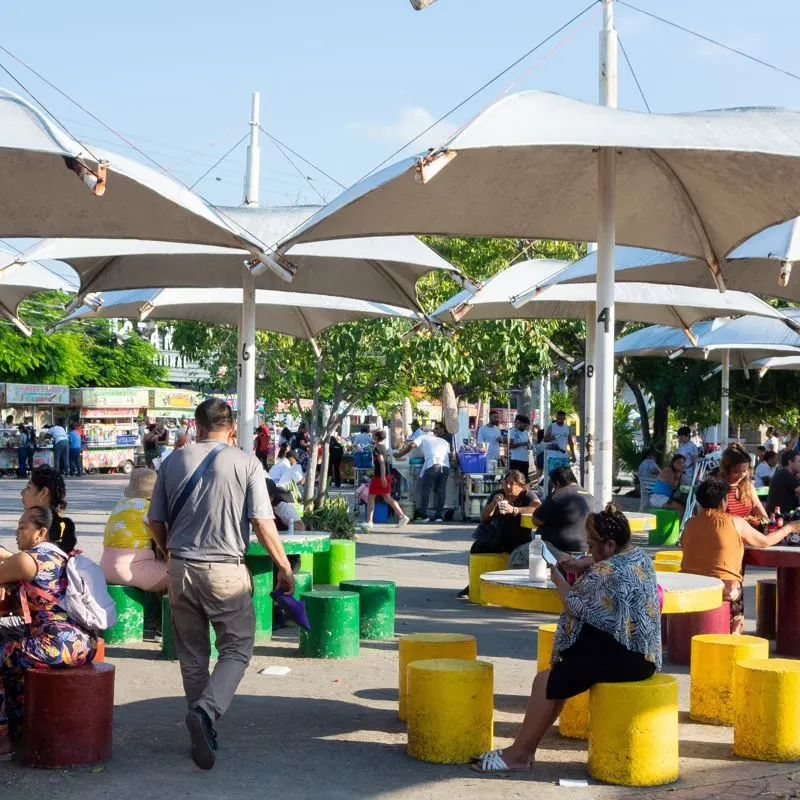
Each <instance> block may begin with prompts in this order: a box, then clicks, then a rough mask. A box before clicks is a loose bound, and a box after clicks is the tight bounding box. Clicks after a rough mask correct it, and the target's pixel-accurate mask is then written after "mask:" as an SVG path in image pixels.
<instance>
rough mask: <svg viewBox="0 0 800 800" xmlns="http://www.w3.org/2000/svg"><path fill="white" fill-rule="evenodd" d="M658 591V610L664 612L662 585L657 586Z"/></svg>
mask: <svg viewBox="0 0 800 800" xmlns="http://www.w3.org/2000/svg"><path fill="white" fill-rule="evenodd" d="M656 589H657V590H658V610H659V611H663V610H664V587H663V586H662V585H661V584H660V583H657V584H656Z"/></svg>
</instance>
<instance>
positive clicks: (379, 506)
mask: <svg viewBox="0 0 800 800" xmlns="http://www.w3.org/2000/svg"><path fill="white" fill-rule="evenodd" d="M372 521H373V522H374V523H375V524H376V525H379V524H380V523H382V522H388V521H389V506H388V505H386V503H375V511H374V512H373V513H372Z"/></svg>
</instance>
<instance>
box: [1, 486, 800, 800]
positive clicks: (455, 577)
mask: <svg viewBox="0 0 800 800" xmlns="http://www.w3.org/2000/svg"><path fill="white" fill-rule="evenodd" d="M124 486H125V479H122V478H115V477H109V478H88V477H85V478H80V479H74V480H72V481H70V483H69V484H68V491H69V496H68V500H69V508H68V512H67V513H68V514H69V515H70V516H72V518H73V519H74V520H75V522H76V526H77V531H78V538H79V546H80V547H81V548H82V549H83V550H84V552H86V553H87V554H88V555H90V556H92V557H95V558H96V557H98V556H99V552H100V548H101V542H102V530H103V524H104V521H105V518H106V515H107V514H108V511H109V510H110V509H111V507H112V506H113V504H114V502H115V501H116V499H117V498H118V497H120V496H121V493H122V489H123V487H124ZM21 488H22V482H21V481H17V480H13V479H6V480H2V481H0V544H2V545H5V546H6V547H9V549H13V547H14V542H13V529H14V526H15V525H16V520H17V518H18V515H19V491H20V489H21ZM471 530H472V526H463V525H459V524H450V525H440V526H434V525H413V526H408V527H407V528H404V529H400V530H398V529H395V528H392V527H386V528H377V529H376V531H375V532H374V533H371V534H365V535H362V536H361V538H360V540H359V543H358V574H359V577H361V578H386V579H391V580H394V581H395V582H396V583H397V587H398V592H397V603H398V607H397V632H398V633H408V632H415V631H451V632H469V633H473V634H475V635H476V636H477V637H478V652H479V657H480V658H483V659H486V660H487V661H490V662H491V663H492V664H493V665H494V677H495V709H496V716H495V737H496V743H497V745H498V746H502V745H504V744H507V743H509V742H510V737H512V736H513V734H514V732H515V730H516V729H517V727H518V725H519V723H520V721H521V719H522V714H523V712H524V708H525V703H526V700H527V696H528V693H529V691H530V683H531V680H532V678H533V675H534V673H535V670H536V665H535V654H536V628H537V625H538V624H539V623H540V622H551V621H554V619H555V618H554V617H552V616H549V615H540V614H529V613H523V612H515V611H507V610H504V609H500V608H484V607H480V606H475V605H471V604H469V603H467V602H465V601H463V600H458V599H456V593H457V591H458V590H460V589H461V588H463V587H464V586H465V585H466V583H467V573H466V563H467V555H466V553H467V550H468V548H469V543H470V537H471ZM759 574H768V573H763V572H761V573H760V572H758V571H755V570H754V571H748V575H747V584H748V590H747V595H746V596H747V613H748V615H749V617H750V627H752V615H753V608H754V596H753V595H754V593H753V588H752V587H753V585H754V583H755V579H756V577H758V575H759ZM296 649H297V632H296V630H294V629H288V630H284V631H281V632H279V633H278V634H277V636H276V638H275V640H274V641H273V642H272V643H271V644H269V645H267V646H259V647H257V648H256V655H255V657H254V659H253V662H252V664H251V666H250V668H249V669H248V671H247V674H246V676H245V679H244V681H243V682H242V684H241V686H240V690H239V694H238V696H237V698H236V700H235V701H234V703H233V706H232V707H231V709H230V711H229V713H228V715H227V716H226V717H225V719H224V720H223V721H222V722H221V724H220V725H219V735H220V750H219V754H218V759H217V766H216V767H215V769H214V770H213V771H212V772H210V773H204V772H201V771H200V770H198V769H197V768H195V766H194V764H193V763H192V761H191V760H190V759H189V757H188V747H187V739H186V733H185V729H184V727H183V721H182V720H183V713H184V709H185V705H184V700H183V696H182V692H181V684H180V676H179V671H178V665H177V663H175V662H169V661H164V660H162V659H161V655H160V651H159V648H158V646H157V645H152V644H145V643H143V644H141V645H139V646H136V647H129V648H113V649H110V650H109V653H108V660H109V661H110V662H111V663H113V664H114V665H115V666H116V668H117V676H116V709H115V719H114V757H113V759H112V760H111V761H110V762H109V763H107V764H105V765H102V766H101V767H95V768H79V769H72V770H62V771H57V772H49V771H40V770H31V769H23V768H21V767H20V766H18V765H17V764H14V763H11V762H5V763H0V796H2V797H8V798H17V797H20V798H21V797H42V796H45V795H46V793H47V794H51V793H54V792H55V793H57V794H58V795H59V796H60V797H76V798H77V797H80V798H83V800H94V799H95V798H110V797H113V798H140V797H143V796H144V797H147V798H149V800H161V799H162V798H164V799H166V798H170V799H171V800H172V799H174V798H180V797H196V796H201V795H202V796H208V797H219V798H244V797H247V798H251V797H265V798H270V797H282V798H290V800H294V799H295V798H296V799H297V800H302V799H303V798H314V800H339V798H362V797H370V798H373V797H374V798H398V799H402V800H411V799H412V798H413V800H425V799H426V798H434V797H436V798H440V797H443V796H446V795H448V794H449V795H452V796H454V797H459V798H481V799H482V800H484V799H485V800H493V799H494V798H501V797H502V798H517V797H520V798H522V797H524V798H530V797H537V798H545V799H547V798H557V797H567V796H568V797H570V798H574V799H575V800H582V798H623V797H634V796H636V797H648V798H658V799H659V800H662V798H663V800H666V798H674V799H675V800H678V798H681V799H683V798H686V799H688V798H692V800H701V798H702V799H706V798H709V799H710V798H717V797H719V798H738V797H748V798H761V797H763V798H767V797H770V798H776V797H800V785H798V784H797V783H796V781H797V780H800V772H798V765H797V764H766V763H757V762H749V761H744V760H742V759H737V758H734V757H733V756H732V755H731V743H732V730H731V729H730V728H722V727H715V726H709V725H699V724H695V723H692V722H690V721H689V720H688V717H687V713H686V712H687V710H688V675H687V674H686V670H685V669H684V668H674V669H673V668H671V667H670V666H669V665H667V666H666V668H667V670H668V671H670V672H674V674H676V675H677V676H678V679H679V682H680V689H681V729H680V733H681V780H680V781H679V782H678V783H677V784H674V785H672V786H670V787H663V788H648V789H639V790H637V789H624V788H620V787H612V786H603V785H596V784H590V786H589V787H588V788H583V789H574V788H573V789H568V788H561V787H559V786H558V780H559V778H585V777H586V773H585V764H586V745H585V743H584V742H574V741H569V740H564V739H561V738H560V737H559V736H558V735H557V733H556V731H555V730H554V731H552V732H551V733H550V734H548V736H547V738H546V740H545V742H544V745H543V747H542V749H541V750H540V752H539V755H538V762H537V765H536V768H535V769H534V771H532V772H531V773H530V774H526V775H514V776H513V777H508V778H501V779H490V778H482V777H480V776H476V775H474V773H472V772H470V770H469V769H468V768H467V767H462V766H439V765H433V764H425V763H420V762H418V761H415V760H413V759H411V758H409V757H408V756H407V755H406V753H405V738H406V736H405V727H404V725H403V724H402V723H400V722H399V721H398V720H397V714H396V702H397V643H396V641H395V642H385V643H383V642H374V643H364V644H363V645H362V649H361V655H360V656H359V658H357V659H348V660H342V661H315V660H307V659H300V658H298V657H297V654H296ZM273 665H274V666H278V665H280V666H288V667H289V668H290V669H291V672H290V673H289V674H288V675H286V676H283V677H275V676H265V675H259V674H258V671H259V670H260V669H262V668H263V667H266V666H273Z"/></svg>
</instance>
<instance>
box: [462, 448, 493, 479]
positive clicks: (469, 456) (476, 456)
mask: <svg viewBox="0 0 800 800" xmlns="http://www.w3.org/2000/svg"><path fill="white" fill-rule="evenodd" d="M458 466H459V469H460V470H461V471H462V472H463V473H464V474H465V475H483V474H484V473H485V472H486V456H485V455H484V454H483V453H459V454H458Z"/></svg>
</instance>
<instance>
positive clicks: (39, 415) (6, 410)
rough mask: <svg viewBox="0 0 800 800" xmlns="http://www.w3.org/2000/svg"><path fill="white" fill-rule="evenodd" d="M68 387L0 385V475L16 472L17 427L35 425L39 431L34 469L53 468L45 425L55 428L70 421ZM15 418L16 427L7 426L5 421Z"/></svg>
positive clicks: (37, 432)
mask: <svg viewBox="0 0 800 800" xmlns="http://www.w3.org/2000/svg"><path fill="white" fill-rule="evenodd" d="M68 406H69V387H67V386H60V385H58V384H51V385H46V384H44V385H40V384H28V383H2V384H0V408H2V418H1V420H2V421H0V426H1V427H0V472H2V473H9V472H14V473H16V471H17V447H18V445H19V431H18V430H17V425H19V424H20V423H23V422H24V423H25V424H29V425H33V428H34V431H36V451H35V452H34V454H33V466H34V467H38V466H42V465H48V466H51V467H52V466H53V445H52V442H50V440H49V439H48V440H46V441H45V438H44V436H43V434H44V433H45V431H44V430H43V426H44V425H52V424H53V423H54V422H55V421H56V419H61V418H64V419H65V420H66V419H68V418H69V408H68ZM9 416H13V418H14V420H13V424H12V425H11V426H6V422H5V421H6V418H7V417H9Z"/></svg>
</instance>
